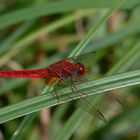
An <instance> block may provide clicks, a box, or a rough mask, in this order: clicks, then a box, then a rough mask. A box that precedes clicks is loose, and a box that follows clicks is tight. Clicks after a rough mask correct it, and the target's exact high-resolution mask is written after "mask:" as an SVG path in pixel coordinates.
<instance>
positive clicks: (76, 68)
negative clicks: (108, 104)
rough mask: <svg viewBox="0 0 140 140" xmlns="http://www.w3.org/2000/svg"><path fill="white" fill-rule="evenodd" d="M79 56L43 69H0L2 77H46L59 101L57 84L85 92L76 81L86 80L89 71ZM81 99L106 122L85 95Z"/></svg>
mask: <svg viewBox="0 0 140 140" xmlns="http://www.w3.org/2000/svg"><path fill="white" fill-rule="evenodd" d="M91 54H92V55H93V53H91ZM81 56H82V55H81ZM78 58H80V57H77V58H72V60H74V61H73V62H71V61H70V59H66V60H61V61H58V62H56V63H54V64H52V65H50V66H49V67H48V68H42V69H36V70H7V71H0V77H4V78H32V79H33V78H42V79H45V83H46V84H47V85H48V86H53V87H54V93H55V96H56V97H57V99H58V102H59V98H58V95H57V92H56V89H57V86H60V85H61V84H65V85H67V86H70V87H71V89H72V92H73V93H77V92H80V93H81V94H84V92H83V91H80V90H77V88H76V85H75V82H77V81H78V82H86V80H85V79H84V78H83V77H84V76H85V75H86V73H87V67H86V66H85V65H84V64H82V63H80V62H78ZM75 61H77V62H75ZM67 78H70V79H71V83H69V82H67V81H66V79H67ZM81 99H82V100H83V101H84V103H86V105H87V106H88V107H85V108H87V109H88V110H87V109H86V111H87V112H89V113H90V114H91V115H94V116H95V117H97V118H99V119H101V120H103V121H104V122H106V119H105V117H104V115H103V114H102V113H101V112H100V111H99V110H98V109H97V108H96V107H95V106H94V105H92V104H91V103H89V102H88V101H87V100H86V99H85V98H83V97H82V98H81ZM84 110H85V109H84Z"/></svg>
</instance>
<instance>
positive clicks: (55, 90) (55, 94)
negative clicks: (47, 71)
mask: <svg viewBox="0 0 140 140" xmlns="http://www.w3.org/2000/svg"><path fill="white" fill-rule="evenodd" d="M59 86H60V85H59V83H57V84H56V85H54V88H53V89H54V94H53V95H54V97H56V99H57V101H58V105H59V97H58V94H57V87H59Z"/></svg>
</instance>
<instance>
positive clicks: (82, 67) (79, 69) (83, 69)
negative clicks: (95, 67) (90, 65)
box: [76, 63, 87, 75]
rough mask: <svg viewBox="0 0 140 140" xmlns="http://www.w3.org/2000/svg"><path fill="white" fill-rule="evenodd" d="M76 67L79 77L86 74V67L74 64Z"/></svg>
mask: <svg viewBox="0 0 140 140" xmlns="http://www.w3.org/2000/svg"><path fill="white" fill-rule="evenodd" d="M76 67H77V69H78V73H79V74H80V75H85V74H86V71H87V69H86V67H85V66H84V65H83V64H81V63H77V64H76Z"/></svg>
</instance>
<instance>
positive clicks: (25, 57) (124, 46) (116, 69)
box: [0, 0, 140, 140]
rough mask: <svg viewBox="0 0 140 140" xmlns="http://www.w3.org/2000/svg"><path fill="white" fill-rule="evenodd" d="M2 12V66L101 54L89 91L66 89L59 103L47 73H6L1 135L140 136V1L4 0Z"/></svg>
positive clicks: (27, 138)
mask: <svg viewBox="0 0 140 140" xmlns="http://www.w3.org/2000/svg"><path fill="white" fill-rule="evenodd" d="M0 12H1V16H0V30H1V34H0V66H1V70H7V69H37V68H46V67H48V66H49V65H50V64H53V63H54V62H57V61H59V60H61V59H67V58H68V57H74V56H78V55H81V54H86V53H87V52H96V56H95V55H93V58H91V59H90V60H87V61H86V63H85V64H86V65H88V74H87V77H86V79H87V82H84V83H80V84H79V83H77V85H76V86H77V88H78V89H79V90H82V91H84V93H85V94H84V95H83V94H80V93H79V94H72V91H71V90H70V87H61V88H60V89H58V91H57V92H58V94H59V95H58V96H59V104H58V100H57V98H56V97H55V96H53V93H54V92H53V91H52V89H50V88H49V87H47V86H46V85H45V84H44V79H4V78H1V79H0V84H1V88H0V96H1V98H0V105H1V108H0V123H1V124H0V131H1V134H2V138H0V139H11V140H32V139H33V140H38V139H40V140H44V139H45V140H47V139H48V140H49V139H50V140H68V139H72V140H77V139H81V140H93V139H96V140H100V139H109V140H111V139H113V140H114V139H116V140H121V139H130V140H133V139H139V138H140V133H139V131H140V119H139V116H140V102H139V100H140V96H139V91H140V87H139V84H140V62H139V59H140V40H139V33H140V26H139V24H140V20H139V12H140V3H139V0H133V1H126V0H117V1H115V2H114V1H113V0H108V1H107V2H106V1H101V0H98V1H97V0H76V1H75V0H57V1H52V0H50V1H49V0H30V1H28V0H24V1H18V0H5V1H4V0H2V1H1V2H0ZM85 56H86V57H87V58H88V54H87V55H84V57H85ZM86 57H85V60H86ZM89 77H90V78H89ZM62 88H63V89H62ZM70 95H71V97H70ZM86 96H88V97H86ZM79 98H82V99H85V98H86V100H88V102H89V103H90V104H93V105H94V106H96V107H97V108H98V109H99V110H100V112H101V113H102V114H103V115H104V116H105V118H106V119H107V122H106V123H105V122H103V121H102V120H100V119H98V118H96V117H94V116H92V115H91V114H89V113H87V112H86V111H87V110H89V111H91V110H90V109H88V107H86V105H85V104H84V103H83V102H82V99H81V100H79ZM73 105H76V106H73ZM77 106H78V107H77ZM81 108H84V109H83V110H82V109H81Z"/></svg>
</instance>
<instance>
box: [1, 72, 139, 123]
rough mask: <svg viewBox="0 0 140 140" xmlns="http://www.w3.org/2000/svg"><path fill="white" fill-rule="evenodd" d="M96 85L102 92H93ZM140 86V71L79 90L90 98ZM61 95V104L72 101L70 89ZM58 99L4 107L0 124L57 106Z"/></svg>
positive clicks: (43, 98)
mask: <svg viewBox="0 0 140 140" xmlns="http://www.w3.org/2000/svg"><path fill="white" fill-rule="evenodd" d="M95 83H96V85H97V86H99V87H100V90H98V91H97V90H96V91H95V92H93V85H94V84H95ZM137 84H140V70H137V71H132V72H127V73H122V74H117V75H114V76H109V77H106V78H102V79H99V80H93V81H90V82H89V84H88V85H85V84H80V85H77V86H78V89H79V90H86V95H82V96H90V95H94V94H100V93H103V92H106V91H110V90H113V89H118V88H122V87H127V86H132V85H137ZM63 92H64V94H62V95H59V99H60V103H64V102H67V101H70V100H72V99H71V98H69V96H68V95H70V93H71V90H70V89H69V88H66V89H63V90H62V91H60V93H63ZM80 97H81V95H80V94H76V95H75V96H74V97H73V99H78V98H80ZM57 104H58V101H57V99H56V98H55V97H54V96H52V95H51V93H48V94H43V95H40V96H37V97H33V98H31V99H27V100H25V101H22V102H20V103H16V104H14V105H9V106H7V107H3V108H1V109H0V123H3V122H6V121H8V120H12V119H14V118H17V117H20V116H23V115H26V114H29V113H32V112H36V111H39V110H41V109H43V108H47V107H51V106H54V105H57Z"/></svg>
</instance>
